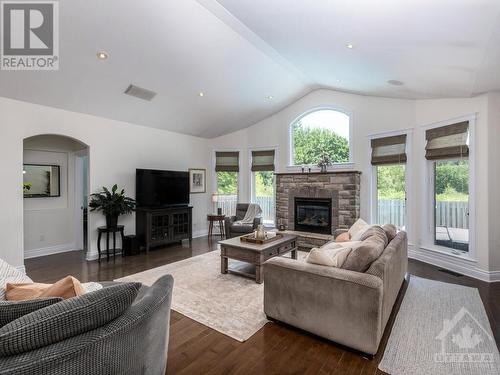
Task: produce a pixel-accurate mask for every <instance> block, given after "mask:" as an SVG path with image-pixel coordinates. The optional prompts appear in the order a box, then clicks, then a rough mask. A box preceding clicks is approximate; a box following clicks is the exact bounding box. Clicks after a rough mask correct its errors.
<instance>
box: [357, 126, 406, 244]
mask: <svg viewBox="0 0 500 375" xmlns="http://www.w3.org/2000/svg"><path fill="white" fill-rule="evenodd" d="M403 134H406V166H405V190H406V194H405V195H406V208H405V228H406V233H408V237H409V238H412V237H411V234H413V223H412V215H411V213H412V212H413V210H412V209H411V208H412V207H413V194H412V186H413V185H412V183H413V158H412V155H413V154H412V152H413V129H403V130H396V131H390V132H384V133H378V134H370V135H369V136H368V147H367V149H368V160H370V161H371V157H372V154H371V153H372V146H371V140H372V139H376V138H382V137H392V136H396V135H403ZM377 211H378V199H377V166H375V165H372V166H371V168H370V223H372V224H375V223H377V219H378V212H377ZM378 224H386V223H378Z"/></svg>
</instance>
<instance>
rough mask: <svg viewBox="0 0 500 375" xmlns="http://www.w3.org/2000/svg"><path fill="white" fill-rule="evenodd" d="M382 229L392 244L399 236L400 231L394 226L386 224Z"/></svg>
mask: <svg viewBox="0 0 500 375" xmlns="http://www.w3.org/2000/svg"><path fill="white" fill-rule="evenodd" d="M382 229H383V230H384V232H385V234H386V236H387V240H388V241H389V242H391V241H392V240H393V239H394V237H396V234H398V229H397V228H396V226H395V225H393V224H384V225H382Z"/></svg>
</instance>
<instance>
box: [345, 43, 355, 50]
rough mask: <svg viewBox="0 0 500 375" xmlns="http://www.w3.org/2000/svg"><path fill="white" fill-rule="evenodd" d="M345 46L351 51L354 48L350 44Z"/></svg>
mask: <svg viewBox="0 0 500 375" xmlns="http://www.w3.org/2000/svg"><path fill="white" fill-rule="evenodd" d="M345 46H346V47H347V48H349V49H353V48H354V46H353V45H352V44H351V43H347V44H346V45H345Z"/></svg>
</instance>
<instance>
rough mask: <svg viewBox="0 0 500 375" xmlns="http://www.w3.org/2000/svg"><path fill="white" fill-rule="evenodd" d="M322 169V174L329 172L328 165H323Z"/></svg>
mask: <svg viewBox="0 0 500 375" xmlns="http://www.w3.org/2000/svg"><path fill="white" fill-rule="evenodd" d="M320 168H321V173H326V171H327V166H326V164H321V166H320Z"/></svg>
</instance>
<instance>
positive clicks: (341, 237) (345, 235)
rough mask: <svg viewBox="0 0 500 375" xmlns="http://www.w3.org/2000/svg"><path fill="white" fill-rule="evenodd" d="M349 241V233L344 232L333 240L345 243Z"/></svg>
mask: <svg viewBox="0 0 500 375" xmlns="http://www.w3.org/2000/svg"><path fill="white" fill-rule="evenodd" d="M350 239H351V236H350V235H349V232H344V233H342V234H339V235H338V236H337V238H335V241H336V242H347V241H349V240H350Z"/></svg>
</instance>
